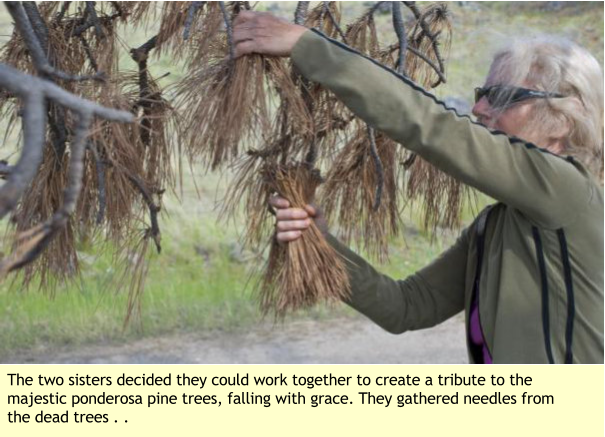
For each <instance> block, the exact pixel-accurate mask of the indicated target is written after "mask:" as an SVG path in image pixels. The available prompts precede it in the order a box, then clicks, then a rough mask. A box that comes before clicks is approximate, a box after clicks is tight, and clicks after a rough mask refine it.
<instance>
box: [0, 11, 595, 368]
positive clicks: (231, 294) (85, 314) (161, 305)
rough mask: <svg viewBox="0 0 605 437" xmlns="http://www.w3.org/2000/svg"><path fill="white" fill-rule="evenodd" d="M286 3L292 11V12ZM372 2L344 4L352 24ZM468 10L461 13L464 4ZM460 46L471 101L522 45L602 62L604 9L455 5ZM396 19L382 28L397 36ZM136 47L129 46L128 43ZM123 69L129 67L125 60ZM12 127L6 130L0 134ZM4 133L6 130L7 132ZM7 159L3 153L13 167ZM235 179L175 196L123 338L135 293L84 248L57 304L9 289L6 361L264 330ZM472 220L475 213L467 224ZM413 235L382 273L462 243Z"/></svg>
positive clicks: (196, 177)
mask: <svg viewBox="0 0 605 437" xmlns="http://www.w3.org/2000/svg"><path fill="white" fill-rule="evenodd" d="M284 3H285V2H284ZM364 3H367V2H344V9H345V11H347V13H348V14H350V15H351V16H353V15H355V14H357V13H358V12H361V10H362V9H363V8H364ZM460 4H464V5H463V6H461V5H460ZM260 7H261V8H265V9H269V10H272V11H275V12H277V13H279V14H282V15H284V16H290V14H291V11H292V9H293V7H294V5H293V2H289V3H285V4H281V3H279V2H261V4H260ZM450 9H451V17H452V23H453V32H454V34H453V44H452V48H451V53H450V56H449V63H448V71H449V74H448V77H449V80H448V83H447V85H446V86H444V87H442V88H440V89H439V90H438V94H439V95H441V96H453V97H458V98H462V99H465V100H467V101H469V102H470V99H471V96H472V89H473V88H474V87H475V86H477V85H480V84H482V81H483V78H484V76H485V74H486V71H487V68H488V67H489V62H490V57H491V55H490V54H491V53H493V51H494V49H495V48H497V47H498V46H500V45H502V44H504V43H507V42H509V41H510V40H511V38H512V37H513V36H515V37H519V36H532V35H535V34H543V33H548V34H552V35H562V36H565V37H568V38H571V39H574V40H576V41H577V42H579V43H580V44H582V45H584V46H586V47H587V48H588V49H589V50H591V51H592V53H594V55H595V56H596V57H597V58H598V59H599V60H600V61H601V63H602V62H603V3H602V2H583V3H581V4H575V5H572V6H569V7H563V8H561V9H556V10H552V11H547V10H544V4H543V2H525V3H523V2H514V3H507V2H494V3H492V2H452V3H451V4H450ZM388 19H389V18H388V17H386V16H385V17H383V18H381V23H382V25H383V26H384V28H383V31H385V32H386V31H388V30H386V29H387V27H386V26H387V21H388ZM156 24H157V23H150V24H149V26H148V28H142V29H125V30H124V31H123V34H124V44H125V48H126V47H127V46H129V45H132V46H135V45H137V44H139V43H141V42H144V41H145V40H146V39H147V38H148V37H149V36H150V35H153V33H154V26H155V25H156ZM0 29H1V31H0V34H1V35H2V36H0V44H1V43H3V42H4V41H6V40H7V35H10V31H11V26H10V20H9V18H8V17H7V14H6V12H5V11H4V10H3V9H2V10H1V11H0ZM126 42H127V43H126ZM122 62H129V61H128V59H127V57H124V59H122ZM152 69H153V70H152V71H153V72H154V73H155V74H163V73H165V72H168V71H170V72H171V75H170V76H169V77H167V78H166V79H163V80H164V81H166V83H167V82H168V81H171V80H175V79H177V78H178V77H180V76H181V75H182V74H183V72H182V71H181V70H180V69H179V66H178V65H176V66H175V65H174V64H173V63H172V60H171V59H170V57H169V56H164V57H163V58H162V59H161V60H159V61H156V62H153V63H152ZM0 126H3V125H0ZM0 128H1V127H0ZM9 153H10V149H8V148H5V149H3V150H1V151H0V158H5V157H6V156H7V155H8V154H9ZM227 178H229V175H228V174H227V175H222V176H219V175H215V174H210V175H208V174H205V173H204V172H203V171H202V170H201V169H200V168H199V167H196V166H195V165H194V166H193V167H192V171H191V173H189V172H187V173H186V174H185V178H184V185H183V188H182V195H181V196H180V199H179V198H177V196H175V195H169V196H168V197H167V198H166V204H165V208H164V211H163V215H162V219H161V225H162V241H163V249H164V250H163V252H162V254H161V255H160V256H158V255H155V254H153V255H151V256H150V259H149V272H148V276H147V286H146V290H145V294H144V296H143V298H142V301H141V303H142V317H141V319H140V320H139V321H137V322H135V323H132V324H130V325H129V326H128V327H127V328H125V329H124V328H123V323H122V322H123V319H124V311H125V307H126V294H125V293H123V292H122V293H116V292H115V291H114V290H115V287H113V285H112V281H115V280H116V271H115V268H116V267H115V266H114V265H113V264H112V263H111V259H110V254H108V253H104V252H102V251H100V250H99V249H98V248H90V247H87V246H85V245H82V247H81V248H80V253H81V255H82V259H83V263H82V276H81V278H78V279H77V280H76V281H74V282H73V283H70V284H65V285H62V286H60V287H59V288H58V290H57V292H56V293H55V294H54V295H53V296H48V295H45V294H43V293H40V292H38V290H35V289H30V290H22V289H20V287H19V286H18V281H16V282H15V284H14V285H13V286H12V287H11V286H10V281H5V282H4V283H3V284H2V285H0V361H2V357H3V356H7V355H8V354H10V353H11V351H14V350H15V349H28V348H42V347H55V346H58V345H65V344H82V343H89V342H119V341H124V340H127V339H130V338H136V337H141V336H149V335H157V334H160V333H166V332H178V331H195V330H209V329H221V330H224V329H240V328H242V327H248V326H251V325H252V324H255V323H258V321H259V320H260V314H259V312H258V310H257V307H256V303H255V302H254V299H253V297H252V296H251V295H250V291H249V290H250V287H246V284H247V282H248V280H249V279H250V278H249V273H248V271H249V268H250V266H251V265H252V264H253V262H254V260H255V259H256V257H258V255H257V254H253V253H248V252H246V251H245V250H243V249H242V248H241V246H240V245H239V243H238V232H239V231H240V230H241V222H238V221H236V222H235V223H224V222H217V213H216V210H215V204H216V200H217V199H220V198H221V196H222V195H223V194H224V188H225V180H226V179H227ZM470 217H471V214H470V213H469V214H467V219H469V218H470ZM404 220H405V222H406V232H405V235H404V236H402V237H401V238H400V239H397V240H394V241H393V242H392V253H393V255H392V258H391V262H390V263H389V264H386V265H382V266H379V268H380V269H381V270H382V271H384V272H386V273H388V274H390V275H393V276H395V277H404V276H406V275H408V274H410V273H412V272H414V271H415V270H416V269H418V268H420V267H421V266H423V265H425V264H426V263H427V262H429V261H430V260H431V259H433V258H434V257H435V256H436V255H437V254H438V253H439V252H440V251H441V250H443V248H445V247H447V245H448V244H449V243H450V242H451V241H452V238H453V235H449V234H448V235H441V236H438V237H437V238H435V239H434V240H433V241H431V238H430V237H429V236H428V235H426V234H425V233H423V232H422V231H421V230H418V229H419V220H418V218H417V217H416V216H415V215H414V214H411V215H410V216H407V217H405V218H404ZM348 314H350V312H349V311H348V310H347V309H346V308H344V306H339V307H337V308H317V309H315V310H313V311H309V312H304V313H301V314H299V315H297V316H293V317H316V318H320V319H321V318H323V317H334V316H335V315H339V316H342V315H348Z"/></svg>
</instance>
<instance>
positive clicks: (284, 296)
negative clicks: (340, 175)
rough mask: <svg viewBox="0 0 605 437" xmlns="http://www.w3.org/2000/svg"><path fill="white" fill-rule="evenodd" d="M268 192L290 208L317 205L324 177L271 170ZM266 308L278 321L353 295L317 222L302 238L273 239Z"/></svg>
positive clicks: (292, 167) (296, 167)
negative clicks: (317, 192) (314, 306)
mask: <svg viewBox="0 0 605 437" xmlns="http://www.w3.org/2000/svg"><path fill="white" fill-rule="evenodd" d="M263 174H264V178H265V189H266V192H268V193H277V194H279V195H280V196H282V197H283V198H285V199H288V200H289V202H290V204H291V205H292V207H297V208H304V207H305V205H308V204H310V203H312V202H313V197H314V194H315V190H316V188H317V186H318V185H319V184H320V183H321V176H320V174H319V172H318V171H317V170H312V169H310V168H309V167H308V166H307V165H305V164H288V165H277V166H268V167H266V168H265V169H264V171H263ZM260 285H261V288H260V301H261V307H262V309H263V310H264V311H265V312H267V311H269V310H273V311H274V312H275V314H277V315H278V316H282V315H284V314H285V313H286V312H287V311H290V310H296V309H299V308H304V307H309V306H312V305H315V304H316V303H318V302H321V301H328V302H335V301H339V300H343V299H346V298H347V297H348V295H349V292H350V288H349V280H348V276H347V271H346V268H345V265H344V260H343V259H342V257H341V256H340V255H339V254H338V253H337V252H336V251H335V250H334V249H333V248H332V246H330V245H329V244H328V243H327V241H326V239H325V237H324V236H323V234H322V232H321V231H320V230H319V228H318V227H317V225H316V224H315V223H314V222H313V223H311V226H310V227H309V229H307V231H305V232H304V233H303V235H302V236H301V238H299V239H298V240H296V241H293V242H291V243H288V244H280V243H278V242H277V240H276V239H275V238H273V242H272V244H271V249H270V253H269V260H268V262H267V266H266V269H265V272H264V276H263V278H262V280H261V283H260Z"/></svg>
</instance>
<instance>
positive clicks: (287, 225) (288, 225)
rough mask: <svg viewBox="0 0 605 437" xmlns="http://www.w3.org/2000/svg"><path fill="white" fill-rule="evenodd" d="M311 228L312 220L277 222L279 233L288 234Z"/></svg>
mask: <svg viewBox="0 0 605 437" xmlns="http://www.w3.org/2000/svg"><path fill="white" fill-rule="evenodd" d="M309 226H311V220H310V219H306V220H288V221H278V222H277V225H276V227H277V231H278V232H286V231H304V230H306V229H307V228H308V227H309Z"/></svg>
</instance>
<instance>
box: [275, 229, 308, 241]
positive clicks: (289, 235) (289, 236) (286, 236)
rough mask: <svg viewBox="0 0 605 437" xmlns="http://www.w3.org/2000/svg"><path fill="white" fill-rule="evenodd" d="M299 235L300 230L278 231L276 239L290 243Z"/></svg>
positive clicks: (300, 233)
mask: <svg viewBox="0 0 605 437" xmlns="http://www.w3.org/2000/svg"><path fill="white" fill-rule="evenodd" d="M301 235H302V232H301V231H288V232H278V233H277V236H276V238H277V241H279V242H280V243H290V242H292V241H295V240H298V239H299V238H300V237H301Z"/></svg>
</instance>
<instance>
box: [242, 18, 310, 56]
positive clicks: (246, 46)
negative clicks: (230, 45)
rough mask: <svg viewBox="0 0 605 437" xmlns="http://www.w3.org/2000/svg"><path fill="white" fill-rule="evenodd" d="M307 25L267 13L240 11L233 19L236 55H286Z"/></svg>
mask: <svg viewBox="0 0 605 437" xmlns="http://www.w3.org/2000/svg"><path fill="white" fill-rule="evenodd" d="M306 30H307V29H306V28H305V27H303V26H298V25H296V24H291V23H289V22H287V21H285V20H281V19H279V18H277V17H275V16H273V15H271V14H269V13H267V12H252V11H242V12H240V13H239V14H238V16H237V17H236V19H235V20H234V22H233V41H234V43H235V56H243V55H247V54H250V53H258V54H261V55H270V56H289V55H290V53H291V52H292V48H293V47H294V45H295V44H296V42H297V41H298V39H299V38H300V37H301V35H302V34H303V33H304V32H306Z"/></svg>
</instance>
